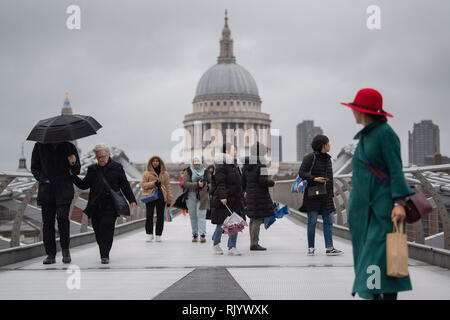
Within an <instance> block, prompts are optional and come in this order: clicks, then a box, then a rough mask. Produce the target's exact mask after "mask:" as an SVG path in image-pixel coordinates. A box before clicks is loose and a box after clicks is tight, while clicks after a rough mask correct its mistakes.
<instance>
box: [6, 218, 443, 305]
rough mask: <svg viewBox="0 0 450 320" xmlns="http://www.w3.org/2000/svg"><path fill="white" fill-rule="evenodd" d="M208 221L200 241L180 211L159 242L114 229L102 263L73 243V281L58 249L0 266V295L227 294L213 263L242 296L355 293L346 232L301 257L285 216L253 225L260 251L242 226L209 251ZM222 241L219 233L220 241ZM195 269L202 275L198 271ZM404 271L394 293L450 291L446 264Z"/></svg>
mask: <svg viewBox="0 0 450 320" xmlns="http://www.w3.org/2000/svg"><path fill="white" fill-rule="evenodd" d="M214 227H215V226H213V225H211V224H210V222H209V221H208V222H207V231H208V236H207V239H208V241H207V242H206V243H204V244H202V243H192V242H191V233H190V219H189V216H183V215H180V216H178V217H176V218H175V219H174V221H173V222H170V223H167V222H166V223H165V227H164V233H163V242H161V243H157V242H152V243H147V242H145V240H144V231H143V230H140V231H134V232H130V233H127V234H123V235H120V236H117V237H116V238H115V239H114V244H113V248H112V251H111V254H110V258H111V261H110V264H109V265H106V266H105V265H102V264H101V263H100V259H99V253H98V247H97V244H94V243H93V244H89V245H84V246H80V247H76V248H73V249H72V250H71V253H72V265H76V266H78V267H79V268H80V289H72V290H71V289H68V287H67V282H68V279H69V278H70V277H71V276H73V275H74V274H73V273H72V274H69V273H67V272H68V270H67V268H68V267H69V266H70V265H65V264H63V263H62V262H61V256H60V254H59V255H58V256H57V263H56V264H54V265H50V266H45V265H43V264H42V260H43V259H44V257H40V258H36V259H32V260H28V261H24V262H21V263H17V264H13V265H8V266H5V267H2V268H0V299H1V300H7V299H121V300H123V299H154V298H157V297H159V298H164V297H165V298H167V299H190V297H192V299H213V300H214V299H222V298H227V297H228V298H230V299H233V295H232V294H231V292H232V291H230V292H228V294H229V295H228V296H227V292H224V287H223V286H221V285H220V284H217V283H215V284H212V283H211V280H208V279H211V271H214V270H219V271H218V272H222V275H223V270H226V271H228V273H229V275H231V278H232V279H231V280H229V281H233V280H234V282H235V286H234V289H233V290H235V289H236V290H237V291H233V292H238V291H239V290H238V289H241V291H242V292H243V293H244V294H243V297H249V298H250V299H268V300H272V299H274V300H278V299H339V300H342V299H344V300H347V299H358V298H353V297H352V296H351V288H352V281H353V262H352V251H351V244H350V242H349V241H348V240H345V239H341V238H338V237H334V245H335V247H337V248H339V249H341V250H343V251H344V252H345V253H344V254H343V255H341V256H334V257H328V256H326V255H325V248H324V239H323V233H322V231H321V230H319V229H317V231H316V256H313V257H308V256H307V255H306V250H307V240H306V226H304V225H303V224H301V223H298V222H297V221H296V220H295V219H293V218H289V216H286V217H285V218H283V219H281V220H277V222H275V224H274V225H272V226H271V227H270V229H269V230H265V229H264V228H263V227H262V228H261V234H260V243H261V245H263V246H265V247H267V248H268V250H267V251H264V252H254V251H250V250H249V234H248V228H247V229H245V230H244V232H243V233H240V234H239V236H238V244H237V247H238V249H239V250H240V251H241V252H242V256H228V255H227V254H226V252H225V254H224V255H223V256H218V255H214V253H213V251H212V241H211V236H212V233H213V230H214ZM226 241H227V236H226V235H224V236H223V238H222V248H224V249H225V248H226ZM194 272H195V273H194ZM202 272H205V273H204V274H205V277H204V279H203V280H202V277H201V276H200V277H198V275H199V274H200V275H201V274H202ZM191 273H192V274H191ZM190 274H191V276H189V275H190ZM194 274H195V275H196V276H195V277H194V278H195V279H196V280H195V281H196V286H195V288H193V289H192V291H191V293H192V295H191V296H190V295H186V294H185V293H184V294H182V295H177V291H176V290H174V288H177V287H179V288H182V287H185V285H186V283H188V282H186V281H192V280H189V279H192V278H193V277H192V276H193V275H194ZM206 275H208V276H206ZM410 275H411V280H412V284H413V290H412V291H408V292H402V293H400V294H399V299H445V300H448V299H449V298H450V270H448V269H443V268H440V267H436V266H432V265H428V264H425V263H423V262H420V261H416V260H413V259H410ZM183 281H185V282H183ZM199 281H200V282H199ZM202 281H203V282H202ZM199 284H200V285H199ZM236 286H237V287H236ZM226 290H231V289H226ZM226 290H225V291H226ZM214 292H215V293H216V294H214ZM169 293H170V294H169Z"/></svg>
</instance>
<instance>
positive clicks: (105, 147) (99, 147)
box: [92, 144, 111, 156]
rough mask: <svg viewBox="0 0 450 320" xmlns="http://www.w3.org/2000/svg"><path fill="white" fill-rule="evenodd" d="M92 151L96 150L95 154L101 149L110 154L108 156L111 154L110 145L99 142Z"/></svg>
mask: <svg viewBox="0 0 450 320" xmlns="http://www.w3.org/2000/svg"><path fill="white" fill-rule="evenodd" d="M92 151H94V153H95V154H97V152H99V151H105V152H106V153H107V154H108V156H110V155H111V152H110V150H109V147H108V146H107V145H106V144H98V145H96V146H95V147H94V149H93V150H92Z"/></svg>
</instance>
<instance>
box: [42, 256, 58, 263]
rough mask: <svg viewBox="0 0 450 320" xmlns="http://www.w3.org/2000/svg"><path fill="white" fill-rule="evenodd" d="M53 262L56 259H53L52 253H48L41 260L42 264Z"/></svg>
mask: <svg viewBox="0 0 450 320" xmlns="http://www.w3.org/2000/svg"><path fill="white" fill-rule="evenodd" d="M53 263H56V259H55V256H54V255H52V254H49V255H48V256H47V258H45V260H44V262H43V264H53Z"/></svg>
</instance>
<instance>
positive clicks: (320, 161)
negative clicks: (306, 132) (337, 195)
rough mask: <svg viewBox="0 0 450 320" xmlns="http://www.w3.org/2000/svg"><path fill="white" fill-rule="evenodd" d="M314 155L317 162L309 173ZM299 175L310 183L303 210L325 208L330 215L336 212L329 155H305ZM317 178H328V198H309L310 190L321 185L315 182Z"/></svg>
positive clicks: (315, 152)
mask: <svg viewBox="0 0 450 320" xmlns="http://www.w3.org/2000/svg"><path fill="white" fill-rule="evenodd" d="M314 155H315V156H316V161H315V164H314V168H313V169H312V171H311V173H309V171H310V170H311V166H312V163H313V159H314ZM298 174H299V176H300V178H302V179H306V180H307V181H308V185H307V187H306V189H305V192H304V194H303V206H302V208H303V209H305V210H307V211H320V210H321V209H322V208H323V207H325V208H326V209H327V211H328V212H329V213H331V212H334V211H336V208H335V207H334V201H333V196H334V188H333V167H332V164H331V157H330V155H329V154H328V153H321V152H317V151H314V153H309V154H307V155H305V157H304V158H303V161H302V165H301V166H300V169H299V171H298ZM317 177H324V178H328V181H327V183H326V188H327V196H326V197H320V198H309V197H308V188H309V187H311V186H315V185H318V184H320V182H316V181H314V178H317ZM302 211H304V210H302Z"/></svg>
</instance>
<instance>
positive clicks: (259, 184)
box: [242, 157, 275, 219]
mask: <svg viewBox="0 0 450 320" xmlns="http://www.w3.org/2000/svg"><path fill="white" fill-rule="evenodd" d="M265 167H266V166H265V165H264V164H262V163H261V162H259V161H258V162H257V163H252V162H250V159H249V158H248V157H247V158H246V159H245V164H244V170H243V172H242V189H243V192H246V193H247V198H246V199H245V202H246V204H247V212H246V214H247V216H248V217H250V218H253V219H261V218H266V217H270V216H273V215H274V205H273V201H272V199H271V198H270V193H269V188H270V187H273V186H274V185H275V182H274V181H273V180H271V179H269V177H268V176H267V175H264V174H261V172H262V173H264V172H263V170H262V169H263V168H265Z"/></svg>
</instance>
